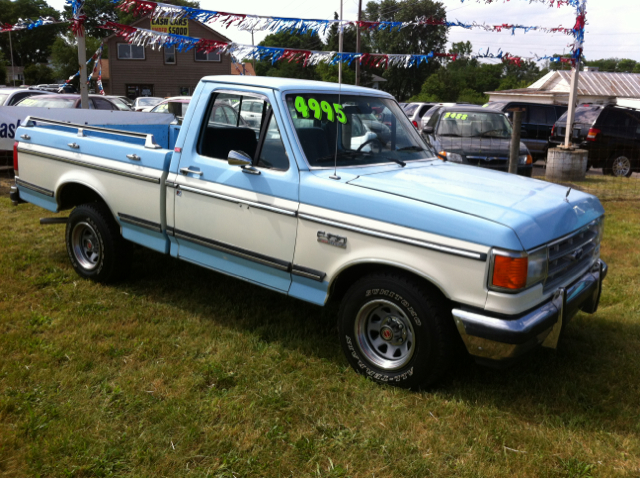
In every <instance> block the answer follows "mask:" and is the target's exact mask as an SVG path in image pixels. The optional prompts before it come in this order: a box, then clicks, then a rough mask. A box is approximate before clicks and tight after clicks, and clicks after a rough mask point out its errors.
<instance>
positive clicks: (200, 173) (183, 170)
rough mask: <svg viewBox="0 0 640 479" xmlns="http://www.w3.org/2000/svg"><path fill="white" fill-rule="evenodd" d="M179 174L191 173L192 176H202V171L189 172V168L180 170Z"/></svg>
mask: <svg viewBox="0 0 640 479" xmlns="http://www.w3.org/2000/svg"><path fill="white" fill-rule="evenodd" d="M180 173H182V174H183V175H188V174H189V173H191V174H193V175H198V176H202V171H194V170H190V169H189V168H180Z"/></svg>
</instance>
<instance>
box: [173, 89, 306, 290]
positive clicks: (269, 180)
mask: <svg viewBox="0 0 640 479" xmlns="http://www.w3.org/2000/svg"><path fill="white" fill-rule="evenodd" d="M203 94H207V90H204V91H203ZM208 95H209V98H208V103H207V106H206V111H205V113H204V117H203V121H202V124H201V125H199V126H198V125H196V124H193V123H192V126H191V127H190V133H189V134H188V137H187V138H186V140H185V146H184V148H183V150H182V154H181V159H180V164H179V174H178V176H177V180H176V184H175V187H174V190H175V191H174V199H175V203H174V204H175V210H174V214H175V223H174V224H175V228H174V231H173V234H174V236H175V238H176V242H177V244H178V253H177V254H178V256H179V257H180V258H183V259H186V260H189V261H192V262H195V263H198V264H201V265H204V266H207V267H210V268H212V269H216V270H219V271H222V272H225V273H228V274H231V275H234V276H237V277H240V278H243V279H246V280H249V281H252V282H255V283H259V284H261V285H264V286H268V287H270V288H273V289H276V290H279V291H287V290H288V289H289V286H290V284H291V276H290V271H291V262H292V260H293V251H294V245H295V235H296V221H297V217H296V212H297V210H298V183H299V176H298V171H297V167H296V164H295V162H294V161H289V155H288V154H287V147H285V143H286V139H285V138H283V137H282V136H281V134H280V131H281V130H280V128H279V126H278V124H279V123H280V121H281V120H280V118H281V117H280V116H279V112H278V111H276V110H274V107H273V105H274V102H273V101H271V99H270V97H268V96H267V95H268V94H264V95H262V94H257V93H238V92H230V91H225V90H214V89H213V87H211V89H210V93H208ZM203 100H204V98H202V99H201V100H200V101H201V102H202V101H203ZM245 102H246V104H250V111H251V115H252V116H251V118H250V120H247V119H245V118H244V117H245V116H246V115H243V114H242V113H243V112H244V111H246V107H245V108H243V103H245ZM194 121H195V120H194ZM232 151H234V152H237V153H236V155H241V156H243V155H244V156H245V157H247V158H249V159H250V161H251V165H249V166H244V167H241V166H235V165H230V164H229V163H228V156H229V153H230V152H232Z"/></svg>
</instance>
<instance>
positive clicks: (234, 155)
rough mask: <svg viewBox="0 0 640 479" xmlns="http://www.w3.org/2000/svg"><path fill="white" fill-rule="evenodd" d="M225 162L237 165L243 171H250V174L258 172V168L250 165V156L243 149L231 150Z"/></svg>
mask: <svg viewBox="0 0 640 479" xmlns="http://www.w3.org/2000/svg"><path fill="white" fill-rule="evenodd" d="M227 163H228V164H230V165H233V166H239V167H240V168H242V172H243V173H250V174H252V175H259V174H260V170H258V169H257V168H255V167H253V166H252V165H251V163H252V160H251V157H250V156H249V155H247V154H246V153H245V152H244V151H240V150H231V151H230V152H229V156H227Z"/></svg>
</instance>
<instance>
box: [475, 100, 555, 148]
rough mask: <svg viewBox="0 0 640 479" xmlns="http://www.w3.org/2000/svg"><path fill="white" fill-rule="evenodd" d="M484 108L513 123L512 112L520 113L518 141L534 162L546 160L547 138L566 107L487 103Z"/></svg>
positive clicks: (518, 103) (537, 104)
mask: <svg viewBox="0 0 640 479" xmlns="http://www.w3.org/2000/svg"><path fill="white" fill-rule="evenodd" d="M484 106H485V107H486V108H492V109H494V110H498V111H501V112H503V113H506V115H507V116H508V117H509V120H511V121H512V122H513V112H514V111H521V112H522V116H521V118H522V129H521V131H520V139H521V140H522V142H523V143H524V144H525V145H527V148H529V151H530V152H531V156H533V158H534V159H535V160H546V159H547V150H548V147H549V137H550V136H551V128H553V125H554V124H555V122H556V121H557V120H558V118H560V117H561V116H562V114H563V113H565V112H566V111H567V107H566V106H562V105H545V104H542V103H527V102H517V101H512V102H497V101H493V102H489V103H486V104H485V105H484Z"/></svg>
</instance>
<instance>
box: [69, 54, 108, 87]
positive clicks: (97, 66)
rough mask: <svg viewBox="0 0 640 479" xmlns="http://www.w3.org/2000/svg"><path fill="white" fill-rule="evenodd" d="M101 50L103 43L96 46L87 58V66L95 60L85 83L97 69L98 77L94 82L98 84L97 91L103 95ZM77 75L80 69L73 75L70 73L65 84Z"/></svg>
mask: <svg viewBox="0 0 640 479" xmlns="http://www.w3.org/2000/svg"><path fill="white" fill-rule="evenodd" d="M102 50H103V45H102V44H101V45H100V48H98V49H97V50H96V52H95V53H94V54H93V55H91V58H89V59H88V60H87V63H86V64H87V66H88V65H89V64H90V63H91V62H95V63H94V65H93V68H92V69H91V73H90V74H89V77H88V78H87V85H88V84H89V82H90V81H91V80H92V79H93V76H94V75H95V73H96V70H97V71H98V78H97V79H96V84H97V85H98V91H99V92H100V94H101V95H104V94H105V93H104V88H103V86H102ZM77 76H80V70H78V71H77V72H75V73H74V74H73V75H71V76H70V77H69V78H67V80H66V81H65V83H66V84H68V83H71V80H73V79H74V78H76V77H77Z"/></svg>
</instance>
